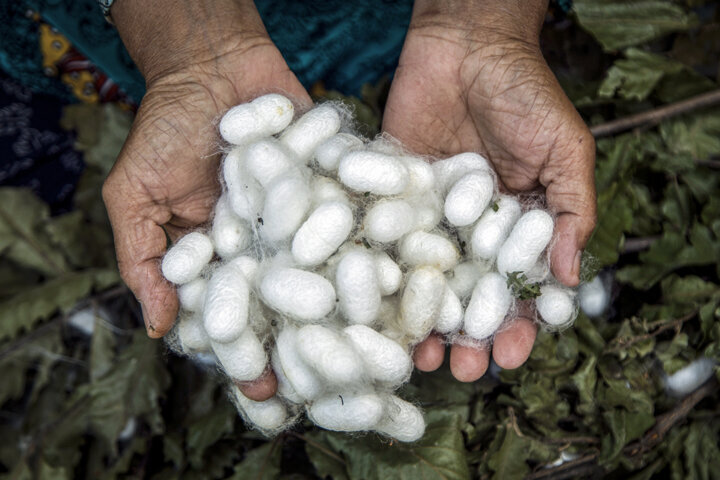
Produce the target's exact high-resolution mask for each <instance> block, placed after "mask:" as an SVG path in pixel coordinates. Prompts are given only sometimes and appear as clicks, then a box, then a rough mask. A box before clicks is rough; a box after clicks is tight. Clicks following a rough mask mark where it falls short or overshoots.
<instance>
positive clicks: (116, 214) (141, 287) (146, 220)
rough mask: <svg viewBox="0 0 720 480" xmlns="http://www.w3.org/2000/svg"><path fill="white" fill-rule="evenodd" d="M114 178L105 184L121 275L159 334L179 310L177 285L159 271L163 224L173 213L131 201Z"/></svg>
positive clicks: (152, 330) (151, 327) (150, 332)
mask: <svg viewBox="0 0 720 480" xmlns="http://www.w3.org/2000/svg"><path fill="white" fill-rule="evenodd" d="M114 182H115V180H114V179H113V178H108V181H107V182H106V183H105V186H104V187H103V198H104V200H105V205H106V206H107V210H108V215H109V217H110V223H111V224H112V228H113V235H114V238H115V250H116V252H117V259H118V268H119V270H120V276H121V277H122V279H123V280H124V281H125V283H126V284H127V286H128V287H129V288H130V290H132V292H133V293H134V294H135V297H136V298H137V299H138V301H139V302H140V305H141V307H142V313H143V320H144V321H145V327H146V329H147V332H148V335H149V336H150V337H153V338H159V337H162V336H163V335H165V334H166V333H167V332H168V331H169V330H170V328H171V327H172V325H173V323H174V322H175V318H176V316H177V313H178V299H177V294H176V292H175V287H174V286H173V285H172V284H170V283H169V282H168V281H167V280H165V279H164V278H163V276H162V273H161V272H160V261H161V259H162V256H163V255H164V253H165V246H166V237H165V232H164V231H163V229H162V227H161V226H160V225H162V224H164V223H166V222H167V220H168V219H169V218H170V216H171V214H170V212H169V211H166V210H165V209H164V208H162V207H159V206H149V207H141V206H138V204H130V205H128V204H127V203H126V201H125V200H124V199H127V198H133V197H132V196H130V197H129V196H127V193H126V192H124V191H123V190H124V188H123V187H122V186H117V184H116V183H114Z"/></svg>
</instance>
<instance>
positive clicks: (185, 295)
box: [177, 278, 207, 312]
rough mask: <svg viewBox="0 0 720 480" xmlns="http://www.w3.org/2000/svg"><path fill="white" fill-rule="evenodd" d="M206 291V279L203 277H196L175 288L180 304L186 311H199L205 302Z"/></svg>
mask: <svg viewBox="0 0 720 480" xmlns="http://www.w3.org/2000/svg"><path fill="white" fill-rule="evenodd" d="M206 292H207V280H205V279H204V278H196V279H195V280H193V281H191V282H188V283H186V284H184V285H180V286H179V287H178V289H177V295H178V300H179V301H180V306H181V307H182V308H183V309H184V310H187V311H188V312H201V311H202V309H203V304H204V303H205V293H206Z"/></svg>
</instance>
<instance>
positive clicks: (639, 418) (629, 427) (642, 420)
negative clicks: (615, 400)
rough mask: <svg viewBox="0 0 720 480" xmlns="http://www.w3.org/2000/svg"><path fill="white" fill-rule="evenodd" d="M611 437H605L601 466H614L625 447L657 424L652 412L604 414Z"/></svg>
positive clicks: (616, 411) (614, 411)
mask: <svg viewBox="0 0 720 480" xmlns="http://www.w3.org/2000/svg"><path fill="white" fill-rule="evenodd" d="M603 419H604V420H605V424H606V425H607V427H608V429H609V430H610V433H611V435H608V436H604V437H603V439H602V447H601V453H600V459H599V461H600V464H612V463H613V462H615V461H616V460H617V459H618V456H619V455H620V453H621V452H622V449H623V447H624V446H625V445H627V444H628V443H630V442H631V441H633V440H635V439H637V438H639V437H641V436H642V434H643V433H645V432H646V431H647V430H648V429H649V428H650V427H652V426H653V425H654V424H655V417H653V415H652V412H647V411H645V412H643V411H640V412H633V413H631V412H627V411H625V410H622V409H613V410H610V411H608V412H605V413H604V414H603Z"/></svg>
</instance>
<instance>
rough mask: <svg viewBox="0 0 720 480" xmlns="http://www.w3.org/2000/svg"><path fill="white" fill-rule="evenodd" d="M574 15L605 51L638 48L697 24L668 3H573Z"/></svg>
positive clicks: (615, 0) (591, 0)
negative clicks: (634, 46) (635, 46)
mask: <svg viewBox="0 0 720 480" xmlns="http://www.w3.org/2000/svg"><path fill="white" fill-rule="evenodd" d="M573 11H574V12H575V14H576V16H577V19H578V22H579V23H580V25H581V26H582V27H583V28H585V29H586V30H587V31H589V32H590V33H591V34H592V36H593V37H595V39H596V40H597V41H598V42H600V44H601V45H602V46H603V48H605V49H606V50H615V49H618V48H623V47H629V46H631V45H640V44H642V43H645V42H647V41H648V40H652V39H654V38H658V37H660V36H662V35H664V34H666V33H669V32H676V31H682V30H687V29H689V28H691V27H693V26H694V25H696V23H697V22H696V18H695V16H694V15H691V14H688V13H686V12H685V10H684V9H683V8H682V7H680V6H679V5H677V4H676V3H675V2H672V1H669V0H643V1H636V2H626V1H622V0H575V1H574V2H573Z"/></svg>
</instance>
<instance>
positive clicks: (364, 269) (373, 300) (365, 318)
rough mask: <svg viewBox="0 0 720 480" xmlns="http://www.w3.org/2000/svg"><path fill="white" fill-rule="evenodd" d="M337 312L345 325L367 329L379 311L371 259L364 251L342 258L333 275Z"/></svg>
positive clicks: (376, 285)
mask: <svg viewBox="0 0 720 480" xmlns="http://www.w3.org/2000/svg"><path fill="white" fill-rule="evenodd" d="M335 287H336V288H337V296H338V299H339V300H340V311H341V312H342V313H343V315H344V316H345V318H346V319H347V321H348V323H351V324H354V323H359V324H362V325H369V324H371V323H373V322H374V321H375V320H376V319H377V316H378V312H379V311H380V300H381V296H382V295H381V294H380V285H379V283H378V278H377V272H376V267H375V258H374V256H373V255H372V254H371V253H370V252H367V251H365V250H359V249H356V250H351V251H350V252H348V253H346V254H345V255H343V257H342V258H341V259H340V262H339V263H338V266H337V271H336V273H335Z"/></svg>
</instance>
